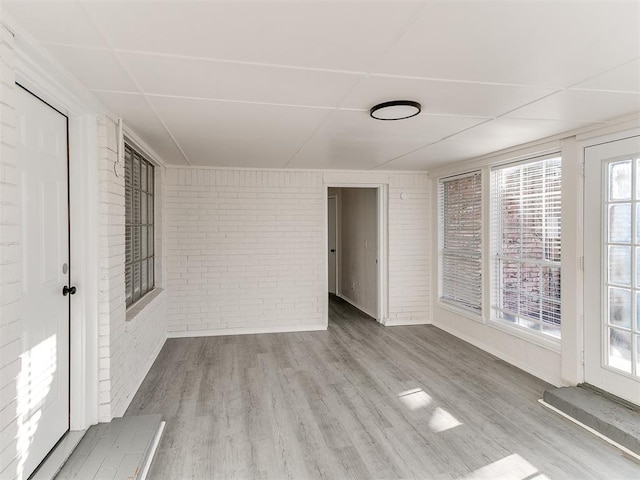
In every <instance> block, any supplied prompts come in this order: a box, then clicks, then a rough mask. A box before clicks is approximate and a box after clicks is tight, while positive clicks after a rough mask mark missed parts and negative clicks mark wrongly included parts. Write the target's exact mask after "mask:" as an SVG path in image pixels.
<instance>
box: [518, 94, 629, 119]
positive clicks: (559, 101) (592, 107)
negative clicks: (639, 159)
mask: <svg viewBox="0 0 640 480" xmlns="http://www.w3.org/2000/svg"><path fill="white" fill-rule="evenodd" d="M635 112H640V94H637V93H611V92H593V91H581V90H564V91H562V92H559V93H555V94H553V95H551V96H549V97H547V98H544V99H542V100H539V101H537V102H534V103H532V104H530V105H527V106H526V107H522V108H520V109H518V110H515V111H514V112H511V113H510V114H508V115H507V117H509V118H531V119H536V118H537V119H547V120H570V121H583V122H599V121H604V120H608V119H611V118H616V117H620V116H624V115H628V114H631V113H635Z"/></svg>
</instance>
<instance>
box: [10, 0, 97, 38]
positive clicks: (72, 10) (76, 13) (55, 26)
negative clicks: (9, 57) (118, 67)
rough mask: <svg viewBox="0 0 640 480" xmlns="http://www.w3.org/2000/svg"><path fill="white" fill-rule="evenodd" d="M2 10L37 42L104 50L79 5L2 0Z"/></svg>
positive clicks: (75, 3)
mask: <svg viewBox="0 0 640 480" xmlns="http://www.w3.org/2000/svg"><path fill="white" fill-rule="evenodd" d="M2 7H3V8H4V9H5V10H6V12H7V13H8V14H9V15H10V16H11V17H13V18H14V19H15V20H16V21H17V22H19V24H20V26H21V27H22V28H24V29H25V30H27V31H28V32H29V33H30V34H31V35H32V36H33V37H34V38H35V39H36V40H37V41H39V42H45V43H46V42H55V43H65V44H69V45H79V46H85V47H97V48H105V47H106V44H105V42H104V40H103V38H102V37H101V36H100V34H99V32H98V31H97V30H96V29H95V28H94V27H93V26H92V25H91V23H90V22H89V21H88V20H89V19H88V17H87V16H86V14H85V12H84V11H83V9H82V6H81V5H80V2H72V1H46V0H45V1H24V0H2Z"/></svg>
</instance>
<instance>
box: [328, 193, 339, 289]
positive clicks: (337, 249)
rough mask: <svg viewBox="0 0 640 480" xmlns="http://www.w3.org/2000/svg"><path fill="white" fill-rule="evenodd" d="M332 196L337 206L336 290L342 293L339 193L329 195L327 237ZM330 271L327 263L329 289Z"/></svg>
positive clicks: (335, 216)
mask: <svg viewBox="0 0 640 480" xmlns="http://www.w3.org/2000/svg"><path fill="white" fill-rule="evenodd" d="M332 198H333V199H335V208H336V211H335V215H334V218H335V221H336V224H335V225H334V227H333V231H334V233H335V235H336V238H335V246H336V254H335V257H334V259H335V263H336V265H335V269H334V270H335V273H336V278H335V286H336V291H335V294H336V295H339V294H340V284H339V279H340V275H339V270H340V254H341V250H342V245H341V244H340V238H341V235H340V234H341V232H340V226H341V222H340V218H339V215H340V198H339V196H338V195H328V196H327V238H328V232H329V223H328V222H329V211H328V208H329V203H328V201H329V200H330V199H332ZM327 255H328V257H327V258H330V256H331V252H327ZM328 271H329V266H328V264H327V290H328V289H329V287H328V286H329V277H328Z"/></svg>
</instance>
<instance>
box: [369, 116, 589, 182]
mask: <svg viewBox="0 0 640 480" xmlns="http://www.w3.org/2000/svg"><path fill="white" fill-rule="evenodd" d="M588 125H592V124H591V123H586V122H569V121H558V120H523V119H516V118H504V117H503V118H498V119H496V120H492V121H490V122H487V123H483V124H481V125H478V126H476V127H474V128H471V129H469V130H466V131H464V132H462V133H459V134H457V135H454V136H452V137H450V138H447V139H445V140H443V141H442V142H438V143H435V144H433V145H429V146H427V147H425V148H423V149H420V150H418V151H415V152H412V153H410V154H408V155H405V156H402V157H399V158H397V159H395V160H393V161H392V162H389V163H387V164H385V165H383V166H382V167H381V168H380V169H382V170H429V169H432V168H435V167H439V166H442V165H445V164H448V163H452V162H455V161H459V160H468V159H472V158H475V157H479V156H482V155H486V154H489V153H492V152H497V151H499V150H502V149H505V148H509V147H513V146H516V145H521V144H524V143H527V142H531V141H534V140H538V139H542V138H545V137H549V136H552V135H556V134H560V133H563V132H568V131H570V130H575V129H578V128H581V127H586V126H588Z"/></svg>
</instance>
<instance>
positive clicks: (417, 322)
mask: <svg viewBox="0 0 640 480" xmlns="http://www.w3.org/2000/svg"><path fill="white" fill-rule="evenodd" d="M410 325H431V323H430V322H429V321H427V320H411V319H409V320H391V319H390V318H389V319H387V321H386V322H385V323H384V326H385V327H402V326H410Z"/></svg>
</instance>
